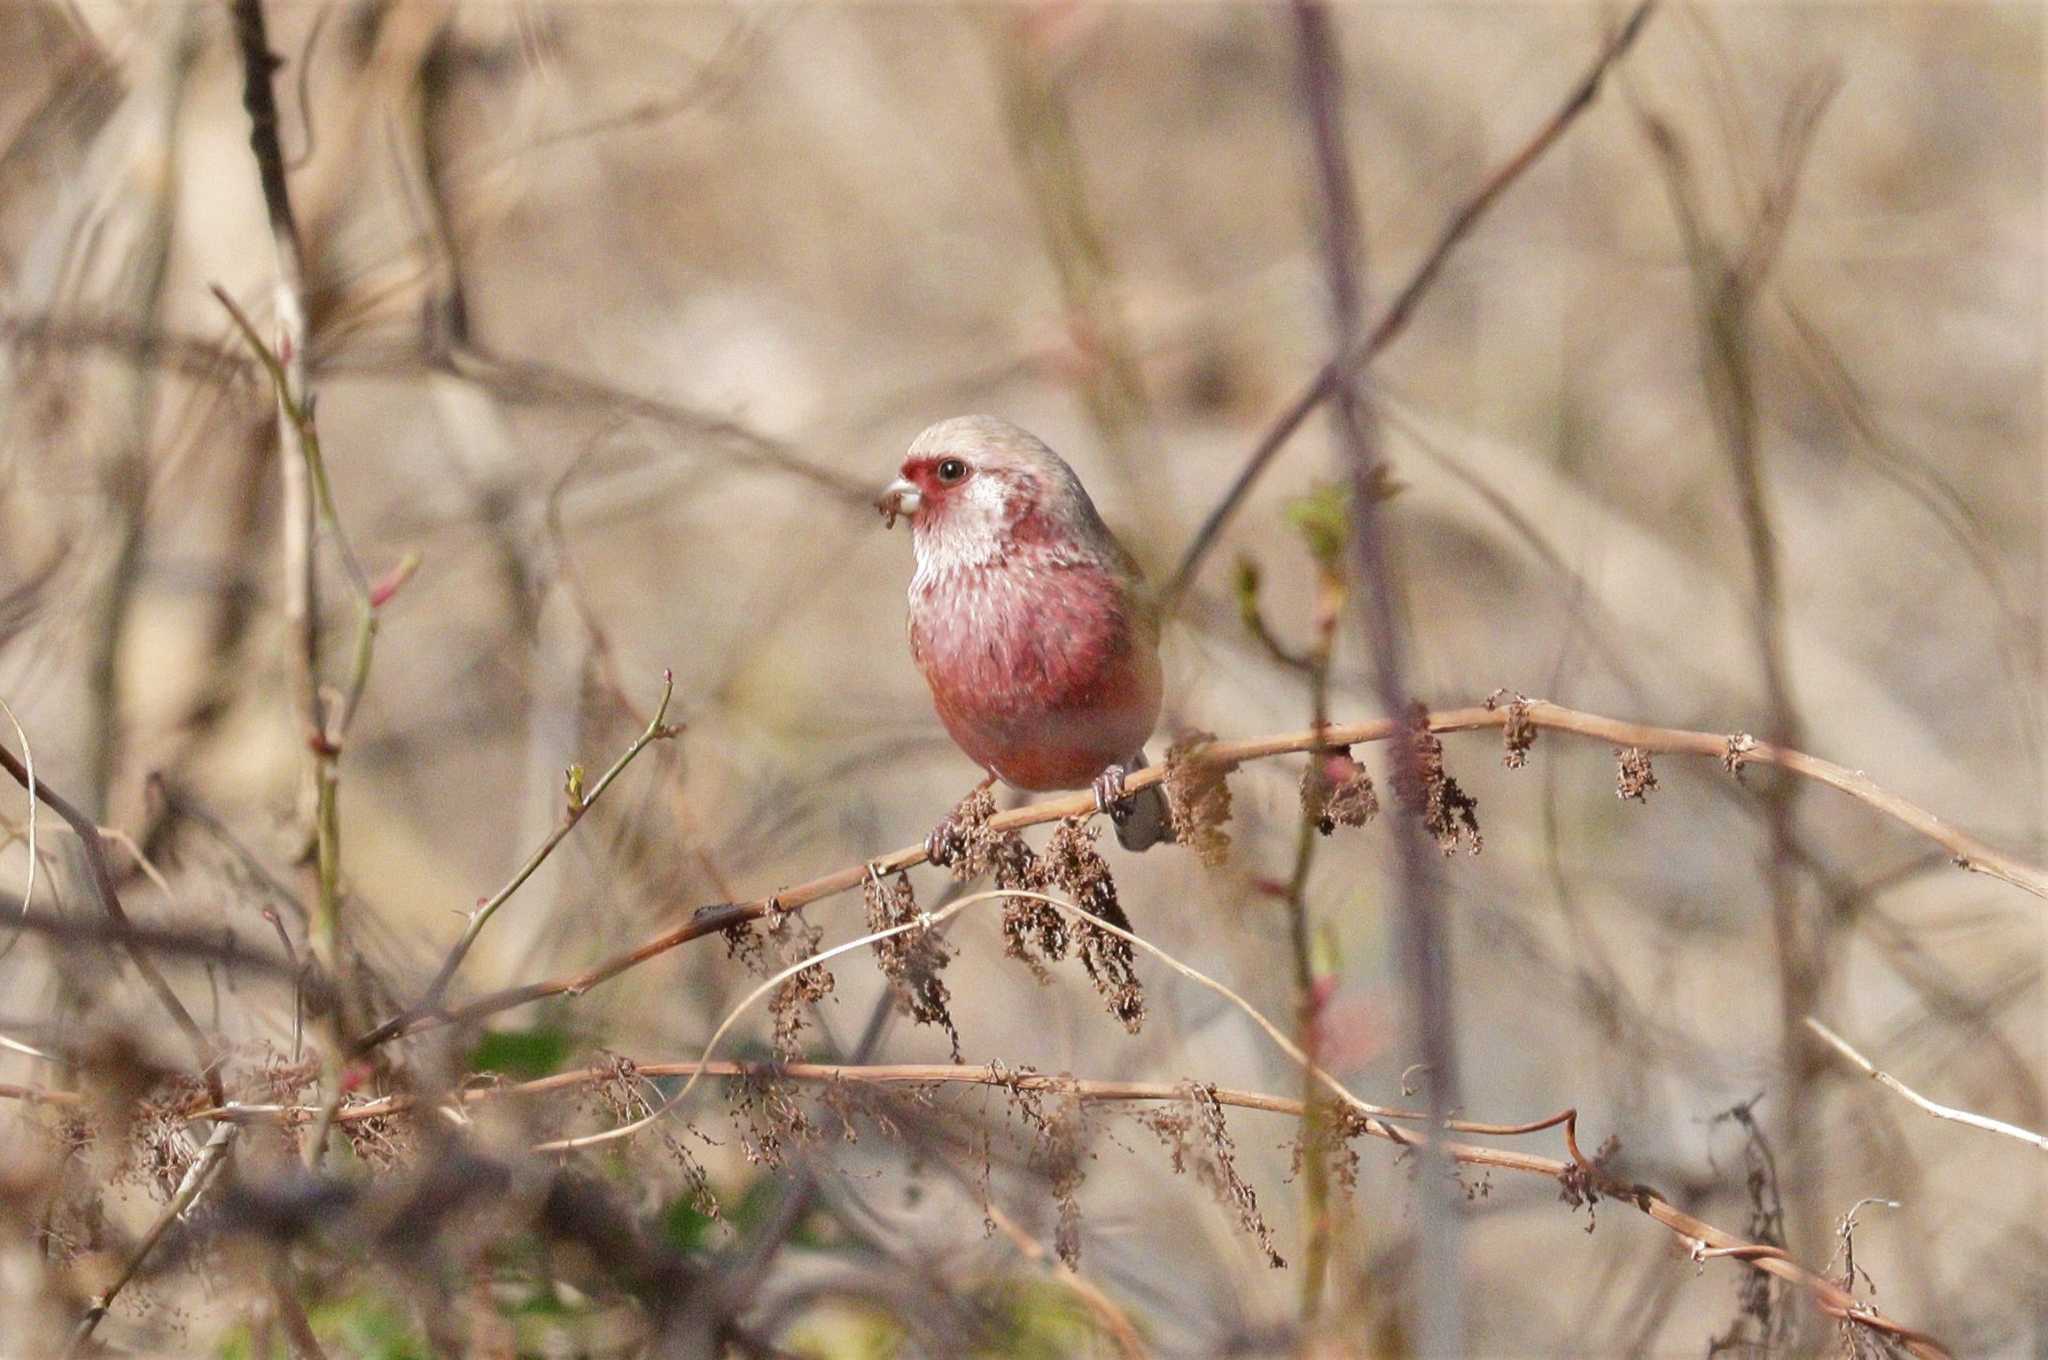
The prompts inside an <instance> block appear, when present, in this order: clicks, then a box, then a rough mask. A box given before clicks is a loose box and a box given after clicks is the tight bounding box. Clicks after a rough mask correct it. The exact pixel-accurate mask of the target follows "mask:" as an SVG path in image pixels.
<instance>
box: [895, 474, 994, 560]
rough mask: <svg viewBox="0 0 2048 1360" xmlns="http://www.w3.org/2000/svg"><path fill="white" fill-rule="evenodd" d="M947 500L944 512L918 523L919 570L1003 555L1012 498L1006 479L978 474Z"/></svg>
mask: <svg viewBox="0 0 2048 1360" xmlns="http://www.w3.org/2000/svg"><path fill="white" fill-rule="evenodd" d="M946 500H947V503H946V506H945V510H944V513H942V514H938V515H934V516H931V517H930V519H929V520H928V521H927V522H925V523H922V524H920V525H919V526H918V532H917V561H918V569H919V571H920V572H924V571H926V570H928V569H929V570H932V571H943V570H945V569H948V568H952V567H963V566H971V565H973V564H975V563H977V562H986V561H988V560H989V559H991V558H994V557H997V556H1000V555H1001V554H1002V552H1003V546H1004V537H1005V531H1006V529H1007V528H1008V519H1009V503H1010V500H1011V492H1010V487H1009V486H1008V484H1007V483H1006V482H1005V481H1004V479H1002V478H1001V477H997V476H991V475H988V474H981V475H978V476H975V477H973V478H971V479H970V480H968V481H967V482H966V483H964V484H962V485H961V487H960V488H959V489H958V490H957V491H956V492H954V493H953V494H952V495H950V496H948V497H947V498H946Z"/></svg>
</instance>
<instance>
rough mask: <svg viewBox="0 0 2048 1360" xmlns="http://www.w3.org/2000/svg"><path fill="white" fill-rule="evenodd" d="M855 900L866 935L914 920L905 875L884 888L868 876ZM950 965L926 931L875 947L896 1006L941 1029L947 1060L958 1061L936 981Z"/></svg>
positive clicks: (948, 996)
mask: <svg viewBox="0 0 2048 1360" xmlns="http://www.w3.org/2000/svg"><path fill="white" fill-rule="evenodd" d="M861 898H862V900H863V901H865V902H866V903H867V908H868V929H869V930H871V931H875V930H888V929H890V928H891V927H893V926H900V925H906V924H908V923H910V922H913V921H915V920H917V918H918V915H919V911H918V905H917V893H916V892H915V891H914V890H912V888H911V886H910V878H909V876H908V875H905V874H898V875H896V877H895V878H894V879H892V880H890V881H888V882H886V883H885V882H884V881H883V880H882V878H881V876H880V875H878V874H872V873H871V874H869V875H868V877H867V881H866V882H865V883H863V884H862V885H861ZM952 961H953V951H952V949H951V948H950V947H949V946H948V945H947V944H946V942H945V940H944V939H943V938H942V937H941V936H940V935H939V934H938V933H937V932H936V931H933V930H932V929H930V928H929V927H926V926H918V927H917V928H915V929H912V930H906V931H904V932H903V933H902V934H900V935H891V936H890V937H889V938H888V939H886V940H878V941H876V942H875V962H876V963H877V964H878V965H880V967H881V969H882V974H883V976H885V977H887V978H888V979H889V985H890V987H891V988H892V989H893V990H894V991H895V994H896V1001H897V1004H898V1005H900V1006H902V1008H903V1009H904V1010H905V1011H906V1012H907V1013H908V1014H909V1015H910V1018H911V1019H913V1020H915V1021H916V1022H917V1023H918V1024H920V1025H937V1026H939V1027H940V1028H942V1029H944V1030H945V1031H946V1037H947V1039H948V1040H950V1041H951V1043H952V1046H953V1061H954V1062H959V1061H960V1030H959V1027H958V1026H956V1025H955V1024H954V1023H953V1013H952V1010H951V1009H950V1007H949V1003H950V1002H951V1001H952V999H953V993H952V991H951V990H950V989H949V988H948V987H947V986H946V982H945V979H944V978H942V977H940V976H939V974H940V973H942V972H944V971H945V968H946V965H947V964H949V963H951V962H952Z"/></svg>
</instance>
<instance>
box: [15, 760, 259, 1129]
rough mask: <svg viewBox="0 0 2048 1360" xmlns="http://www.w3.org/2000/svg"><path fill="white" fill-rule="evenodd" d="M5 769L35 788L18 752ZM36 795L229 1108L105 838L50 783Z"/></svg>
mask: <svg viewBox="0 0 2048 1360" xmlns="http://www.w3.org/2000/svg"><path fill="white" fill-rule="evenodd" d="M0 768H4V769H5V770H6V771H7V773H8V774H9V775H10V776H12V777H13V779H14V781H15V782H16V783H18V784H20V785H21V786H22V787H23V788H24V789H26V788H29V787H30V783H29V777H28V768H27V767H26V766H24V765H23V764H22V763H21V761H19V760H17V759H16V758H15V755H14V752H12V751H10V750H8V749H7V748H6V747H4V746H0ZM34 792H35V796H36V798H38V799H39V800H41V802H42V804H43V806H44V807H47V808H48V809H50V811H52V812H54V813H56V814H57V815H58V816H59V817H61V818H63V819H64V822H65V824H66V825H67V826H69V827H70V828H71V830H72V832H73V833H74V834H75V835H76V836H77V837H78V842H79V845H80V846H81V847H82V848H83V849H84V851H85V865H86V877H87V878H88V879H89V880H90V882H91V884H92V895H93V897H94V899H95V900H96V901H98V903H99V905H100V910H101V911H103V912H105V913H106V916H107V919H108V921H109V922H111V924H112V933H113V934H114V936H115V938H117V939H119V940H120V941H121V944H122V946H123V947H124V948H125V949H127V951H128V957H129V958H130V959H131V960H132V961H133V962H134V964H135V971H136V972H138V973H140V974H142V979H143V981H144V982H146V983H148V984H149V989H150V990H151V991H153V992H155V993H156V996H157V1000H159V1001H161V1002H162V1003H163V1007H164V1009H165V1010H166V1011H168V1012H169V1013H170V1017H171V1022H172V1023H173V1024H175V1025H176V1026H177V1027H178V1030H179V1032H180V1033H182V1034H183V1035H184V1036H185V1040H186V1042H187V1043H189V1044H191V1045H192V1052H193V1055H194V1056H195V1057H196V1058H197V1059H198V1061H199V1077H200V1080H202V1081H204V1082H205V1083H206V1093H207V1095H209V1096H213V1097H215V1099H214V1103H215V1104H216V1105H219V1104H224V1103H226V1101H227V1093H226V1092H225V1091H224V1090H223V1089H222V1087H221V1081H220V1070H219V1068H218V1066H217V1065H216V1063H215V1060H214V1051H213V1044H212V1042H211V1041H210V1040H208V1039H207V1037H206V1034H205V1032H204V1031H202V1030H201V1029H200V1028H199V1023H198V1022H197V1021H195V1020H194V1019H193V1018H192V1012H190V1011H188V1010H186V1009H185V1003H184V1002H182V1001H180V1000H179V999H178V994H177V993H176V992H174V991H172V990H171V984H170V983H168V982H166V981H164V975H163V974H162V973H160V972H158V971H157V968H156V964H154V963H153V962H151V961H150V958H149V955H148V954H147V953H145V952H144V951H143V948H142V941H141V938H140V932H138V931H137V930H136V929H135V926H134V923H133V922H131V921H130V920H129V919H128V911H127V909H126V908H125V907H123V906H122V905H121V894H120V892H119V890H118V889H116V887H115V886H114V871H113V868H112V867H111V866H110V865H109V864H108V863H107V846H106V841H105V839H104V838H103V837H101V835H100V829H99V826H98V824H97V823H95V822H94V821H93V819H92V818H90V817H88V816H86V815H85V814H84V813H83V812H81V811H79V809H78V808H77V807H75V806H74V805H73V804H72V802H71V800H70V799H68V798H66V797H64V795H62V794H60V793H58V792H57V791H56V790H54V789H52V788H51V787H50V785H49V783H48V781H46V780H43V779H37V780H36V781H35V783H34ZM29 919H32V918H29ZM23 923H24V922H21V921H18V922H17V924H23Z"/></svg>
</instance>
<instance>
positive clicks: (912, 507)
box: [875, 477, 923, 529]
mask: <svg viewBox="0 0 2048 1360" xmlns="http://www.w3.org/2000/svg"><path fill="white" fill-rule="evenodd" d="M922 499H923V497H921V496H920V495H919V494H918V491H917V487H916V486H915V485H913V484H912V483H911V482H910V481H908V480H907V479H905V478H902V477H898V478H897V479H896V480H895V481H893V482H891V483H889V485H888V486H887V487H885V488H883V490H882V494H881V495H880V496H879V497H877V498H876V499H875V509H877V510H879V511H881V512H882V527H884V528H886V529H893V528H895V527H896V517H897V516H898V515H902V516H903V517H904V518H906V519H908V518H909V517H910V516H912V515H915V514H916V513H917V507H918V504H919V502H920V501H921V500H922Z"/></svg>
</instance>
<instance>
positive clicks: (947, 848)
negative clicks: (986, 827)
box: [924, 812, 967, 869]
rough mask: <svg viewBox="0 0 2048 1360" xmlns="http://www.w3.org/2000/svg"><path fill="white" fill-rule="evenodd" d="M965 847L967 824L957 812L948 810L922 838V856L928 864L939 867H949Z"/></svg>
mask: <svg viewBox="0 0 2048 1360" xmlns="http://www.w3.org/2000/svg"><path fill="white" fill-rule="evenodd" d="M966 849H967V824H966V823H965V822H964V821H962V820H961V817H960V814H959V813H957V812H949V813H947V814H946V816H945V817H944V818H943V819H942V820H941V821H940V822H939V824H938V825H937V826H935V827H933V828H932V830H931V834H930V835H928V836H926V837H925V838H924V858H925V862H926V863H928V864H934V865H937V866H938V867H939V868H941V869H946V868H951V867H952V864H953V861H954V860H957V859H959V858H960V856H961V855H962V854H963V853H964V852H965V851H966Z"/></svg>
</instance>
